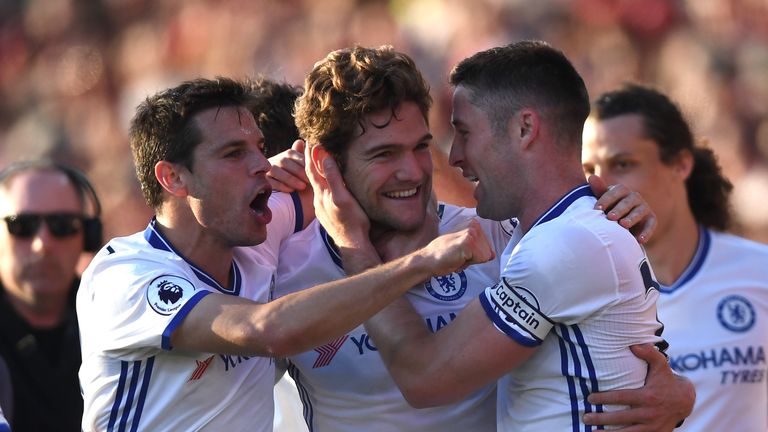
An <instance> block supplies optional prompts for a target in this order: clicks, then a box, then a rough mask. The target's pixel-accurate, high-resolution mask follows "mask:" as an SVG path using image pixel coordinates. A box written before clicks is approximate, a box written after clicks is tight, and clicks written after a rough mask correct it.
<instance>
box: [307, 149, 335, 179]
mask: <svg viewBox="0 0 768 432" xmlns="http://www.w3.org/2000/svg"><path fill="white" fill-rule="evenodd" d="M307 145H309V144H307ZM309 156H310V161H309V163H311V164H312V165H314V167H315V171H317V172H318V173H319V174H320V175H321V176H323V178H325V169H324V168H323V161H325V159H326V158H329V157H332V156H331V154H330V153H328V150H326V149H325V147H323V146H322V145H320V144H314V145H312V146H310V148H309Z"/></svg>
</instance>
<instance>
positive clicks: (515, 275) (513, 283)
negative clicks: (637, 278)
mask: <svg viewBox="0 0 768 432" xmlns="http://www.w3.org/2000/svg"><path fill="white" fill-rule="evenodd" d="M616 287H617V276H616V272H615V270H614V263H613V260H612V257H611V256H610V254H609V251H608V248H607V247H606V245H605V244H604V242H603V241H602V240H601V239H600V238H599V237H598V236H597V235H595V234H594V233H592V232H591V231H590V230H589V229H587V228H586V227H584V226H581V225H579V224H577V223H574V224H571V225H567V226H566V227H563V226H562V225H559V226H553V227H547V226H546V225H544V226H542V227H539V228H537V229H536V230H532V231H531V232H529V233H528V234H526V235H525V236H524V237H523V238H522V240H521V241H520V242H519V243H518V244H517V245H516V246H515V248H514V250H513V251H512V252H511V254H510V255H509V260H508V262H507V263H506V265H504V266H503V270H502V280H501V281H500V282H499V283H498V284H496V285H495V286H493V287H489V288H486V290H485V292H484V293H483V294H481V297H480V301H481V303H482V304H483V307H484V309H485V312H486V314H487V315H488V316H489V318H490V319H491V320H492V321H493V323H494V325H496V327H498V328H499V329H500V330H501V331H503V332H504V333H506V334H507V335H509V336H510V337H512V338H513V339H515V340H516V341H518V342H520V343H521V344H523V345H526V346H536V345H538V344H540V343H541V342H542V341H543V339H544V337H545V336H546V335H547V334H548V332H549V331H550V330H551V329H552V327H553V326H554V325H555V324H557V323H561V324H566V325H571V324H575V323H578V322H581V321H583V320H584V319H586V318H587V317H589V316H591V315H593V314H595V313H596V312H597V311H599V310H601V309H603V308H604V307H606V306H608V305H610V304H611V303H613V302H615V301H616Z"/></svg>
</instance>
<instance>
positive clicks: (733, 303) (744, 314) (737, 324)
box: [717, 295, 756, 333]
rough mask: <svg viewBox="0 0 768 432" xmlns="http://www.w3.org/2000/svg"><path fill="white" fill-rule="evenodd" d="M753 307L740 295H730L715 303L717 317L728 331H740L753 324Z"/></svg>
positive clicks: (747, 328)
mask: <svg viewBox="0 0 768 432" xmlns="http://www.w3.org/2000/svg"><path fill="white" fill-rule="evenodd" d="M755 318H756V317H755V308H754V307H753V306H752V303H750V302H749V300H747V299H746V298H744V297H742V296H740V295H730V296H728V297H725V298H724V299H722V300H720V303H719V304H718V305H717V319H718V320H719V321H720V324H722V325H723V327H725V328H727V329H728V330H730V331H733V332H737V333H742V332H745V331H747V330H749V329H751V328H752V326H754V325H755Z"/></svg>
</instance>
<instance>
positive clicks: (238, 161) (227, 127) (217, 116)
mask: <svg viewBox="0 0 768 432" xmlns="http://www.w3.org/2000/svg"><path fill="white" fill-rule="evenodd" d="M193 121H195V122H196V124H197V127H198V128H199V130H200V131H201V133H202V136H203V139H202V142H201V143H200V144H198V146H197V147H196V148H195V150H194V154H193V163H192V170H191V172H190V171H187V170H185V169H182V171H181V172H182V177H183V180H184V182H185V184H186V186H187V189H188V197H187V200H188V202H189V205H190V208H191V209H192V212H193V213H194V214H195V216H196V218H197V221H198V223H200V225H202V226H203V227H205V228H206V230H207V231H208V232H209V233H211V234H212V235H214V236H215V237H216V240H217V241H220V242H222V243H223V244H224V245H226V246H227V247H234V246H252V245H256V244H259V243H262V242H263V241H264V240H265V239H266V235H267V229H266V225H267V224H268V223H269V221H270V220H271V219H272V213H271V212H270V210H269V207H268V206H267V202H268V199H269V195H270V194H271V191H272V189H271V188H270V186H269V183H268V182H267V178H266V172H267V170H268V169H269V167H270V165H269V162H268V161H267V159H266V158H265V157H264V154H263V153H262V149H263V146H264V136H263V135H262V134H261V131H260V130H259V128H258V126H256V122H255V120H254V119H253V115H251V113H250V112H249V111H248V110H247V109H245V108H243V107H234V106H229V107H215V108H209V109H207V110H204V111H201V112H199V113H198V114H196V115H195V117H194V119H193Z"/></svg>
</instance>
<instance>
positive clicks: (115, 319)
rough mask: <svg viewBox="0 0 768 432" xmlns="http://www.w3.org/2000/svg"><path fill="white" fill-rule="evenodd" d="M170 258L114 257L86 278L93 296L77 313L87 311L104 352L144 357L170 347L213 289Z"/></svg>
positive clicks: (88, 318)
mask: <svg viewBox="0 0 768 432" xmlns="http://www.w3.org/2000/svg"><path fill="white" fill-rule="evenodd" d="M168 261H169V263H168V264H164V265H161V264H159V263H156V262H153V261H150V260H147V259H141V258H137V257H136V256H135V255H134V256H133V257H124V258H121V257H120V256H115V257H113V258H112V257H110V258H107V259H104V260H103V261H102V262H100V263H99V264H98V266H97V267H95V268H94V269H93V272H92V273H91V274H90V278H89V279H88V280H87V281H86V280H84V281H83V282H85V283H87V284H88V286H87V287H85V288H86V289H87V290H88V292H89V293H90V299H89V300H88V301H87V303H85V304H82V303H81V304H79V305H78V308H80V309H79V310H78V314H80V315H85V316H87V319H86V320H81V323H82V324H86V325H94V326H96V329H91V330H95V331H96V332H98V333H100V337H99V338H98V340H99V341H100V344H101V345H102V347H103V351H105V352H109V351H119V352H120V355H121V356H125V355H134V354H136V355H138V356H139V357H141V356H142V354H141V353H146V352H151V351H157V350H158V349H165V350H168V349H171V344H170V336H171V334H172V332H173V330H175V329H176V328H177V327H178V326H179V325H180V324H181V322H182V321H183V319H184V318H185V317H186V316H187V314H188V313H189V312H190V311H191V310H192V309H193V308H194V306H195V305H196V304H197V303H198V302H199V301H200V300H201V299H202V298H203V297H205V296H206V295H208V294H210V293H211V291H210V290H208V289H207V288H203V287H204V285H203V284H201V283H200V282H198V281H197V279H196V278H194V275H192V274H189V273H188V272H186V271H184V270H183V269H182V268H181V266H175V265H173V263H172V260H168ZM193 281H194V282H193ZM81 288H83V287H81ZM82 308H87V309H88V310H87V311H84V310H82ZM142 349H143V350H142Z"/></svg>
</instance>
